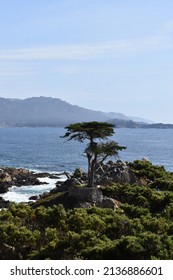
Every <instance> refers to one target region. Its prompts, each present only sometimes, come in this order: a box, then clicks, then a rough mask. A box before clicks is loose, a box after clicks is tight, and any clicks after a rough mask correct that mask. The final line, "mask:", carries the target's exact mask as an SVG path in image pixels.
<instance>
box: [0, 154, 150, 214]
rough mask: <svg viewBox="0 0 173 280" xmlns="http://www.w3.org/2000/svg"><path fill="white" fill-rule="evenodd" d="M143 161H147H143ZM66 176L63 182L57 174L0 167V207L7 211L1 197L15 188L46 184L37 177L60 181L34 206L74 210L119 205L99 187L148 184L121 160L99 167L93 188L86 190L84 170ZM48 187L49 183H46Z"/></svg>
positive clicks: (6, 203) (34, 198)
mask: <svg viewBox="0 0 173 280" xmlns="http://www.w3.org/2000/svg"><path fill="white" fill-rule="evenodd" d="M143 160H144V161H145V160H146V159H143ZM63 174H65V175H66V177H67V180H65V181H64V182H61V181H60V180H58V179H59V177H58V176H57V174H50V173H47V172H45V173H35V172H32V171H29V170H27V169H23V168H19V169H16V168H11V167H1V168H0V208H7V207H8V205H9V203H10V202H9V201H5V200H4V199H3V197H2V196H1V194H4V193H6V192H8V190H9V188H10V187H12V186H17V187H20V186H29V185H31V186H33V185H40V184H43V182H41V181H40V180H38V178H44V177H49V178H52V179H57V183H56V184H55V188H54V189H52V190H51V191H49V192H48V193H44V194H42V195H39V196H38V197H36V196H35V197H32V199H33V200H35V202H31V204H32V206H33V207H37V206H40V205H43V206H46V207H48V206H52V205H53V204H60V203H61V204H63V206H64V207H66V208H74V207H84V208H85V207H90V206H93V205H95V206H98V207H103V208H105V207H108V208H112V209H115V208H116V207H117V205H118V202H117V201H115V200H113V199H112V198H107V197H104V196H103V194H102V191H101V189H100V186H106V185H107V186H108V185H111V184H114V183H119V184H130V185H133V184H138V185H145V184H148V181H146V182H145V178H142V179H141V178H138V177H137V176H136V174H135V173H134V172H133V169H132V168H131V167H130V165H129V164H127V163H124V162H122V161H117V162H113V161H109V162H108V163H106V164H102V165H99V166H98V168H97V172H96V178H95V181H96V186H95V187H94V188H88V187H87V173H86V172H84V171H82V170H81V169H76V170H75V171H74V173H73V174H72V175H69V174H67V173H63ZM59 175H62V174H59ZM45 184H46V183H45Z"/></svg>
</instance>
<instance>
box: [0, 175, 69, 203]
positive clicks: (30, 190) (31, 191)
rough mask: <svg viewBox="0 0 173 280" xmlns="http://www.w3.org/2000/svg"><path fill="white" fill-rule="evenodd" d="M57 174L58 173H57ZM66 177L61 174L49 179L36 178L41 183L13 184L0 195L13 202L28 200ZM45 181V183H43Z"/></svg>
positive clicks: (48, 189) (53, 186) (47, 190)
mask: <svg viewBox="0 0 173 280" xmlns="http://www.w3.org/2000/svg"><path fill="white" fill-rule="evenodd" d="M57 175H58V174H57ZM66 179H67V177H66V176H65V175H61V176H60V178H56V179H51V178H48V177H43V178H38V180H39V181H40V182H42V183H43V184H41V185H34V186H32V185H29V186H21V187H16V186H13V187H11V188H10V189H9V191H8V192H7V193H5V194H2V195H1V196H2V197H3V198H4V199H5V200H9V201H13V202H17V203H20V202H28V201H29V198H30V197H31V196H39V195H40V194H42V193H45V192H49V191H50V190H52V189H54V188H55V184H56V182H57V181H65V180H66ZM44 183H46V184H44Z"/></svg>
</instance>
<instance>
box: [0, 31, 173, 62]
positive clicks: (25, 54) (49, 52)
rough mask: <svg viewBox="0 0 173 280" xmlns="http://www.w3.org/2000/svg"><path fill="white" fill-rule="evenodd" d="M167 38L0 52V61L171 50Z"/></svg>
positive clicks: (92, 56) (67, 58)
mask: <svg viewBox="0 0 173 280" xmlns="http://www.w3.org/2000/svg"><path fill="white" fill-rule="evenodd" d="M172 47H173V42H172V39H171V38H170V37H169V36H153V37H147V38H138V39H130V40H116V41H110V42H104V43H86V44H75V45H74V44H73V45H54V46H45V47H34V48H33V47H32V48H21V49H13V50H0V60H85V59H95V58H102V57H103V58H104V57H110V56H115V57H116V56H117V57H118V56H122V55H131V54H136V53H139V52H151V51H164V50H168V49H172Z"/></svg>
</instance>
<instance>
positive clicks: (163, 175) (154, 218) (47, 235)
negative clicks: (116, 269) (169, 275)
mask: <svg viewBox="0 0 173 280" xmlns="http://www.w3.org/2000/svg"><path fill="white" fill-rule="evenodd" d="M130 165H131V168H132V169H133V171H134V173H135V174H136V176H138V177H139V178H141V179H142V178H143V180H145V184H144V185H120V184H113V185H111V186H104V187H102V191H103V193H104V194H105V195H107V196H110V197H113V198H115V199H116V200H118V201H119V205H120V206H119V208H117V209H116V210H115V211H114V210H112V209H102V208H97V207H92V208H87V209H84V208H76V209H72V210H65V209H64V207H63V206H62V205H54V206H53V207H48V208H45V207H43V206H39V207H37V208H34V209H33V208H32V207H31V206H29V205H24V204H15V203H11V204H10V206H9V209H8V210H2V211H0V258H1V259H121V260H123V259H129V260H130V259H137V260H143V259H163V260H166V259H173V175H172V174H171V173H169V172H166V171H165V170H164V168H163V167H158V166H153V165H152V164H151V163H150V162H142V161H135V162H134V163H130ZM146 182H147V183H146Z"/></svg>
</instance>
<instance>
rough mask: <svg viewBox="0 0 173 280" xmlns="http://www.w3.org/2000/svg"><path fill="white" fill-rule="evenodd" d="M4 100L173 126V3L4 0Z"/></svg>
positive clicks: (0, 19) (0, 88) (0, 11)
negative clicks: (37, 101)
mask: <svg viewBox="0 0 173 280" xmlns="http://www.w3.org/2000/svg"><path fill="white" fill-rule="evenodd" d="M0 96H1V97H9V98H22V99H23V98H27V97H32V96H52V97H57V98H61V99H63V100H65V101H67V102H70V103H71V104H76V105H79V106H82V107H85V108H89V109H94V110H101V111H105V112H110V111H114V112H121V113H124V114H126V115H128V116H139V117H143V118H146V119H150V120H153V121H156V122H159V121H161V122H165V123H166V122H169V123H173V110H172V107H173V1H172V0H164V1H163V0H145V1H144V0H49V1H48V0H30V1H23V0H0Z"/></svg>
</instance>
